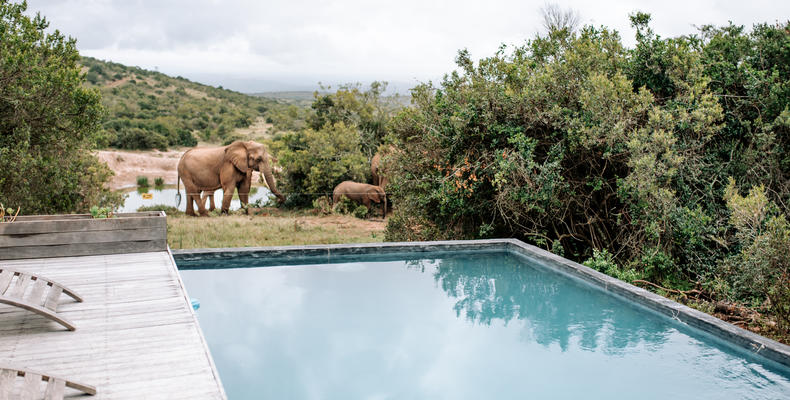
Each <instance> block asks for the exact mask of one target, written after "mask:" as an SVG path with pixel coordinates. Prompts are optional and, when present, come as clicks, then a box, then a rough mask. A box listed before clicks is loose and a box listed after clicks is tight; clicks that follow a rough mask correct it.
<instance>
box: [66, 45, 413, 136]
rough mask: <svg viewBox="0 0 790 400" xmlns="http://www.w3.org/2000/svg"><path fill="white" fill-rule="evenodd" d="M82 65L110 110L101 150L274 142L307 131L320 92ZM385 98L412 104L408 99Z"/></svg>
mask: <svg viewBox="0 0 790 400" xmlns="http://www.w3.org/2000/svg"><path fill="white" fill-rule="evenodd" d="M80 64H82V66H83V72H84V73H85V81H86V82H85V85H87V86H88V87H94V88H97V89H98V90H99V92H101V96H102V104H103V105H104V107H105V109H106V111H107V115H106V117H105V120H104V123H103V131H102V136H101V140H100V141H99V143H98V147H100V148H108V147H112V148H119V149H127V150H146V149H161V150H164V149H167V148H168V147H172V146H195V145H197V144H198V143H211V144H228V143H230V142H232V141H234V140H237V139H255V140H261V139H266V138H270V137H271V136H272V134H273V133H275V132H277V131H297V130H300V129H302V128H304V127H305V126H306V124H305V120H306V119H307V115H308V114H309V113H310V112H311V111H312V110H311V107H310V106H311V105H312V103H313V100H314V95H315V93H316V92H313V91H276V92H262V93H252V94H244V93H239V92H235V91H232V90H228V89H224V88H222V87H221V86H220V87H213V86H209V85H203V84H200V83H197V82H192V81H190V80H188V79H186V78H183V77H180V76H177V77H171V76H168V75H165V74H163V73H160V72H157V71H149V70H146V69H142V68H139V67H129V66H126V65H123V64H118V63H114V62H108V61H102V60H97V59H95V58H91V57H82V59H81V61H80ZM319 93H320V94H329V93H330V92H323V91H322V92H319ZM385 99H387V101H388V102H390V103H392V104H397V105H399V106H405V105H408V104H409V96H397V95H396V96H385Z"/></svg>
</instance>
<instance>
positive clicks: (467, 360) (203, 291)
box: [179, 252, 790, 400]
mask: <svg viewBox="0 0 790 400" xmlns="http://www.w3.org/2000/svg"><path fill="white" fill-rule="evenodd" d="M420 257H426V255H425V254H421V255H420ZM428 257H434V258H428ZM262 262H266V260H261V259H252V258H251V259H246V260H245V259H242V260H238V259H237V260H235V261H234V262H233V264H229V265H224V266H220V265H215V264H214V263H216V261H206V262H197V263H195V262H188V263H187V262H180V261H179V267H180V268H201V267H202V268H208V269H194V270H193V269H182V270H181V275H182V278H183V280H184V284H185V286H186V288H187V290H188V292H189V295H190V296H191V297H194V298H197V299H199V300H200V303H201V307H200V310H199V311H198V312H197V314H198V319H199V321H200V325H201V327H202V329H203V332H204V335H205V337H206V340H207V341H208V344H209V348H210V350H211V354H212V356H213V358H214V361H215V363H216V366H217V369H218V370H219V373H220V377H221V379H222V382H223V384H224V386H225V390H226V391H227V394H228V397H229V398H230V399H264V398H265V399H343V400H346V399H454V400H456V399H476V400H477V399H663V400H665V399H788V398H790V371H788V369H786V368H784V367H782V366H779V365H778V364H774V363H771V362H769V361H767V360H763V359H761V358H757V357H753V356H751V355H748V354H746V353H745V352H742V351H739V350H736V349H734V348H730V347H729V346H726V345H723V344H722V343H721V342H720V341H718V340H717V339H714V338H713V337H711V336H709V335H707V334H705V333H703V332H700V331H697V330H694V329H691V328H688V327H686V326H685V325H683V324H681V323H679V322H677V321H674V320H672V319H670V318H666V317H663V316H660V315H658V314H655V313H653V312H651V311H648V310H647V309H644V308H642V307H641V306H638V305H634V304H632V303H630V302H627V301H625V300H623V299H620V298H617V297H614V296H612V295H609V294H607V293H604V292H603V291H601V290H599V289H597V288H595V287H593V286H591V285H589V284H587V283H584V282H580V281H577V280H576V279H572V278H569V277H566V276H564V275H561V274H558V273H555V272H553V271H549V270H548V269H546V268H545V267H543V266H541V265H538V264H535V263H532V262H530V261H528V260H527V259H525V258H523V257H521V256H519V255H516V254H512V253H508V252H496V253H462V254H458V255H456V256H453V255H452V254H449V253H442V254H436V255H428V256H427V257H426V258H423V259H419V260H409V261H381V260H379V261H376V260H375V259H371V260H369V261H364V260H363V261H359V260H356V261H353V262H347V263H337V264H323V265H284V266H270V267H255V266H256V265H262V264H261V263H262ZM240 265H244V266H249V268H230V269H227V268H224V267H227V266H240ZM217 267H223V268H217Z"/></svg>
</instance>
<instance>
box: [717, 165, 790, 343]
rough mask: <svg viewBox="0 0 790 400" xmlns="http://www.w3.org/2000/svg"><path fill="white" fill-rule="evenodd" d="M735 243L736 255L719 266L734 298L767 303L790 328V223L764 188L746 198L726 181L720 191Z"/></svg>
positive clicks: (750, 192) (760, 187) (754, 191)
mask: <svg viewBox="0 0 790 400" xmlns="http://www.w3.org/2000/svg"><path fill="white" fill-rule="evenodd" d="M724 199H725V200H726V201H727V208H728V209H729V210H730V211H731V214H730V223H731V224H732V226H733V227H734V228H735V242H736V245H737V246H738V247H740V252H738V253H736V254H733V255H732V256H730V257H729V258H728V259H727V260H726V262H725V263H724V264H723V273H724V276H726V277H727V278H728V280H729V282H730V284H731V287H732V288H733V295H734V297H735V298H736V299H739V300H744V299H753V300H754V301H755V302H757V303H758V304H759V303H761V302H762V301H763V300H765V299H767V300H768V307H769V309H770V310H771V311H772V313H773V314H774V315H776V316H777V317H779V320H780V322H781V323H782V324H783V325H784V327H785V329H790V252H788V249H790V224H788V222H787V217H786V216H785V215H784V214H782V213H780V212H779V210H778V208H777V207H776V205H775V204H773V203H772V202H771V201H769V200H768V197H767V196H766V194H765V188H764V187H762V186H757V187H753V188H752V189H751V190H750V191H749V194H748V195H747V196H746V197H742V196H741V195H740V194H738V191H737V189H736V188H735V181H734V180H733V179H732V178H730V180H729V184H728V185H727V188H726V189H725V192H724Z"/></svg>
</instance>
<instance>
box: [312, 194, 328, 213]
mask: <svg viewBox="0 0 790 400" xmlns="http://www.w3.org/2000/svg"><path fill="white" fill-rule="evenodd" d="M313 209H316V210H318V211H319V212H320V213H321V214H324V215H328V214H331V213H332V202H331V201H330V200H329V196H321V197H317V198H316V199H315V200H313Z"/></svg>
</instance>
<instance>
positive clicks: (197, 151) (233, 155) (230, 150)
mask: <svg viewBox="0 0 790 400" xmlns="http://www.w3.org/2000/svg"><path fill="white" fill-rule="evenodd" d="M270 158H272V157H271V155H270V154H269V151H268V150H267V149H266V146H264V145H262V144H260V143H256V142H253V141H247V142H244V141H235V142H233V143H231V144H229V145H227V146H223V147H197V148H194V149H190V150H188V151H187V152H186V153H184V155H183V156H181V160H180V161H179V162H178V182H179V189H180V182H182V181H183V182H184V189H185V190H186V194H187V210H186V213H187V215H196V213H195V208H194V206H193V202H194V203H195V204H197V209H198V214H200V215H208V211H206V207H205V200H206V197H202V198H201V192H208V193H212V194H213V192H214V191H215V190H217V189H219V188H222V191H223V197H222V212H224V213H227V212H228V209H229V208H230V202H231V200H232V199H233V192H234V190H238V191H239V200H241V204H242V205H244V204H247V202H248V200H249V196H250V187H251V186H252V171H260V172H261V173H262V174H263V177H264V179H265V180H266V185H267V186H269V190H271V191H272V193H274V195H275V196H277V199H278V200H279V201H280V202H283V201H285V196H283V195H282V193H280V192H279V191H278V190H277V187H276V184H275V182H274V176H272V168H271V165H270V164H269V159H270ZM208 193H206V194H208ZM211 197H213V196H211ZM212 203H213V199H212Z"/></svg>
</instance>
